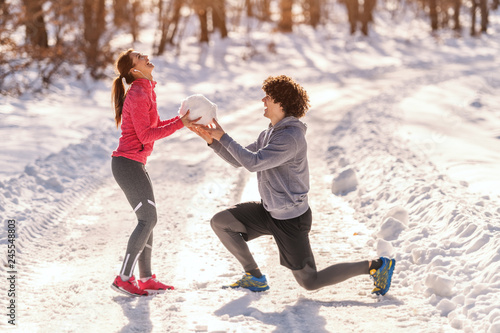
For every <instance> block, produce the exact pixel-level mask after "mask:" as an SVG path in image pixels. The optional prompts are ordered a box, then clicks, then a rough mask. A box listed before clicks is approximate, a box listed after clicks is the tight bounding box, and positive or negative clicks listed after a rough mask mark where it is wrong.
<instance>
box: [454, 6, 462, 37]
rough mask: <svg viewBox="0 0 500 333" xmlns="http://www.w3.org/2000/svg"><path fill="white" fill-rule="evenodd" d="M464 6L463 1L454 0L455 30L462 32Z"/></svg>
mask: <svg viewBox="0 0 500 333" xmlns="http://www.w3.org/2000/svg"><path fill="white" fill-rule="evenodd" d="M461 5H462V1H461V0H454V4H453V22H454V23H453V30H455V31H460V29H461V28H462V27H461V26H460V7H461Z"/></svg>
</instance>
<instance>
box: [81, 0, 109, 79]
mask: <svg viewBox="0 0 500 333" xmlns="http://www.w3.org/2000/svg"><path fill="white" fill-rule="evenodd" d="M104 2H105V0H84V2H83V19H84V33H83V36H84V39H85V42H86V43H85V57H86V59H87V65H88V67H89V68H90V69H91V70H95V69H97V68H98V67H99V65H100V63H99V53H100V45H99V39H100V38H101V36H102V35H103V33H104V29H105V24H106V22H105V3H104ZM92 75H94V76H95V75H97V74H95V73H94V72H92Z"/></svg>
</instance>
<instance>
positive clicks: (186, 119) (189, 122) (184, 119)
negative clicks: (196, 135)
mask: <svg viewBox="0 0 500 333" xmlns="http://www.w3.org/2000/svg"><path fill="white" fill-rule="evenodd" d="M188 116H189V110H187V112H186V114H185V115H183V116H182V117H181V121H182V124H184V126H185V127H188V128H189V129H191V128H192V127H194V126H199V125H198V124H196V122H197V121H198V120H200V119H201V117H198V118H196V119H194V120H190V119H189V117H188Z"/></svg>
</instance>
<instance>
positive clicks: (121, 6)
mask: <svg viewBox="0 0 500 333" xmlns="http://www.w3.org/2000/svg"><path fill="white" fill-rule="evenodd" d="M113 13H114V17H113V23H114V24H115V26H117V27H121V26H124V25H126V24H127V22H128V20H129V1H128V0H113Z"/></svg>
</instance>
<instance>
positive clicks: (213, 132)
mask: <svg viewBox="0 0 500 333" xmlns="http://www.w3.org/2000/svg"><path fill="white" fill-rule="evenodd" d="M212 120H213V123H214V125H215V128H210V127H205V128H204V130H205V131H206V132H207V133H208V134H210V136H211V137H212V138H214V139H215V140H217V141H220V138H222V136H223V135H224V133H226V132H224V130H223V129H222V127H221V126H220V125H219V123H218V122H217V120H215V118H214V119H212Z"/></svg>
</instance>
